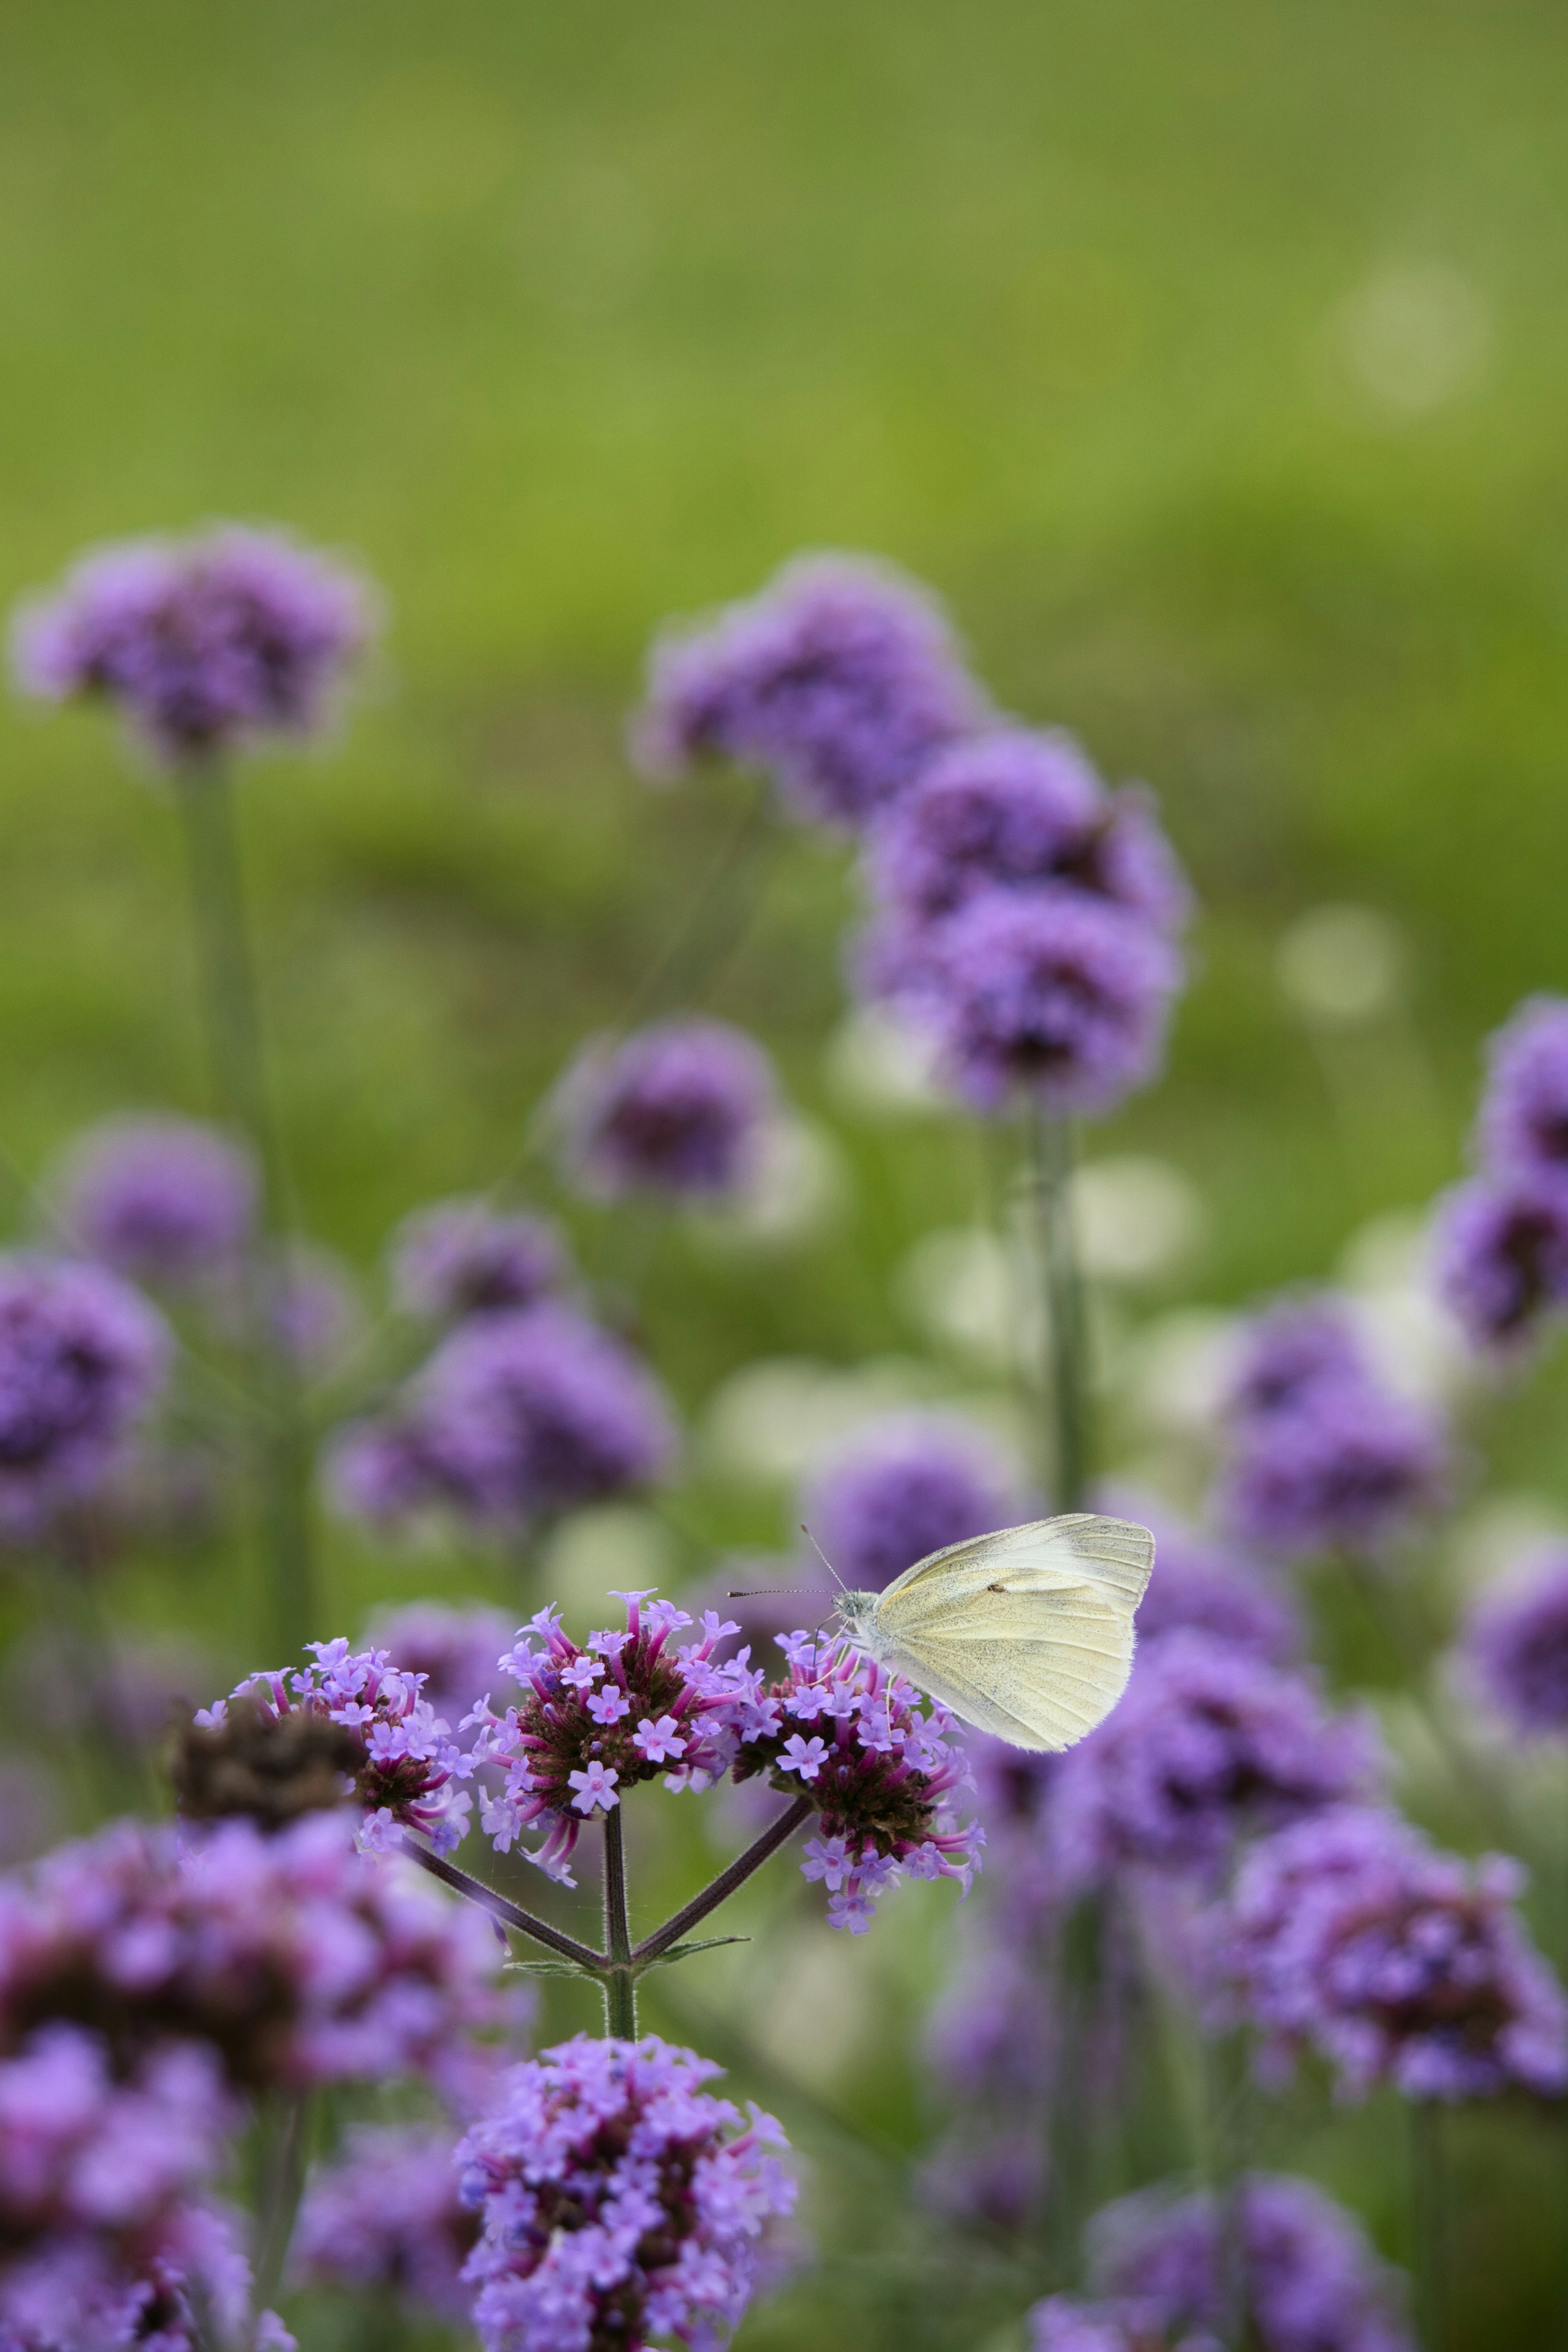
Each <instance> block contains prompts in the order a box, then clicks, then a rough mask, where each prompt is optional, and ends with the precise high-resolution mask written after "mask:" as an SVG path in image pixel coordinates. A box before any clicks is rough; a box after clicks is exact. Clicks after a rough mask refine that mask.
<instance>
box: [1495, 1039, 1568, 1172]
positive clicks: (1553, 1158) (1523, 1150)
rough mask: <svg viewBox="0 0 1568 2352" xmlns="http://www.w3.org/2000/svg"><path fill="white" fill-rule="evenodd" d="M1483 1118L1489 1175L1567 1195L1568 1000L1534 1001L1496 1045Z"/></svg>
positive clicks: (1497, 1040) (1496, 1040)
mask: <svg viewBox="0 0 1568 2352" xmlns="http://www.w3.org/2000/svg"><path fill="white" fill-rule="evenodd" d="M1487 1061H1488V1070H1487V1083H1486V1088H1485V1091H1484V1093H1483V1095H1482V1097H1481V1107H1480V1112H1479V1118H1478V1119H1477V1123H1476V1125H1477V1141H1478V1144H1479V1158H1480V1161H1481V1164H1482V1166H1483V1168H1485V1169H1486V1170H1487V1171H1489V1173H1490V1174H1492V1175H1494V1176H1497V1177H1500V1178H1502V1179H1503V1180H1504V1181H1509V1180H1514V1181H1521V1182H1523V1183H1525V1184H1527V1185H1535V1184H1547V1185H1552V1184H1555V1185H1557V1186H1559V1187H1562V1188H1565V1189H1568V999H1564V998H1563V997H1561V996H1530V997H1526V999H1525V1001H1524V1003H1522V1004H1521V1005H1520V1006H1519V1008H1518V1010H1517V1011H1516V1012H1515V1013H1514V1014H1513V1015H1512V1018H1511V1019H1510V1020H1509V1021H1507V1022H1505V1023H1504V1024H1503V1026H1502V1027H1501V1028H1500V1029H1499V1030H1498V1031H1497V1032H1496V1033H1495V1034H1494V1035H1493V1036H1492V1037H1491V1038H1490V1039H1489V1042H1488V1046H1487Z"/></svg>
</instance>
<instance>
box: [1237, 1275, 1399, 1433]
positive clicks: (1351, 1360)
mask: <svg viewBox="0 0 1568 2352" xmlns="http://www.w3.org/2000/svg"><path fill="white" fill-rule="evenodd" d="M1372 1379H1373V1371H1372V1368H1371V1365H1370V1363H1369V1361H1368V1359H1367V1353H1366V1349H1365V1348H1364V1346H1363V1342H1362V1338H1361V1334H1360V1333H1359V1331H1358V1330H1357V1329H1356V1327H1355V1324H1354V1322H1353V1320H1352V1317H1351V1315H1350V1312H1349V1310H1348V1309H1347V1308H1346V1307H1344V1305H1343V1304H1342V1302H1341V1301H1340V1300H1339V1299H1337V1298H1330V1297H1321V1296H1315V1295H1313V1294H1311V1293H1310V1292H1309V1293H1307V1294H1306V1295H1304V1296H1302V1297H1290V1298H1286V1299H1282V1300H1280V1301H1279V1304H1278V1305H1277V1306H1274V1307H1265V1309H1264V1310H1263V1312H1262V1313H1261V1314H1260V1315H1255V1316H1254V1317H1253V1318H1252V1320H1251V1322H1250V1323H1249V1325H1248V1326H1247V1332H1246V1337H1245V1339H1244V1342H1243V1345H1242V1349H1241V1356H1240V1360H1239V1361H1238V1363H1237V1368H1236V1371H1235V1374H1234V1376H1233V1378H1232V1381H1231V1387H1230V1394H1229V1396H1228V1398H1227V1400H1226V1412H1227V1413H1228V1415H1229V1417H1230V1418H1231V1419H1232V1420H1234V1421H1237V1422H1252V1421H1258V1420H1261V1419H1263V1418H1265V1417H1266V1416H1268V1415H1269V1414H1272V1413H1277V1412H1294V1411H1296V1410H1298V1409H1299V1408H1300V1407H1302V1406H1304V1405H1309V1404H1310V1402H1311V1401H1312V1399H1313V1398H1314V1397H1315V1396H1317V1395H1319V1394H1320V1393H1321V1391H1324V1390H1325V1389H1328V1390H1333V1389H1339V1388H1342V1387H1345V1386H1347V1385H1352V1386H1359V1385H1363V1384H1365V1383H1366V1382H1369V1381H1371V1380H1372Z"/></svg>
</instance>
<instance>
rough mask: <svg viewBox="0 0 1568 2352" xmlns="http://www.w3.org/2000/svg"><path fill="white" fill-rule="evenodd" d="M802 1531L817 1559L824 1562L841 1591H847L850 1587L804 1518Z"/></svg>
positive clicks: (801, 1525)
mask: <svg viewBox="0 0 1568 2352" xmlns="http://www.w3.org/2000/svg"><path fill="white" fill-rule="evenodd" d="M800 1531H801V1534H802V1535H803V1536H804V1537H805V1539H806V1542H807V1543H808V1544H809V1545H810V1546H811V1549H812V1550H813V1551H814V1552H815V1553H816V1557H817V1559H819V1560H820V1561H821V1562H822V1565H823V1567H824V1568H825V1569H826V1570H827V1573H828V1575H829V1576H830V1577H831V1578H832V1579H833V1581H834V1583H835V1584H836V1585H837V1587H838V1590H839V1591H840V1592H847V1591H848V1590H849V1587H848V1586H847V1584H846V1583H845V1581H844V1579H843V1578H842V1577H841V1576H840V1575H839V1573H838V1570H837V1569H836V1568H835V1567H834V1565H833V1562H832V1561H831V1560H830V1559H828V1557H827V1554H826V1552H825V1551H824V1550H823V1549H822V1546H821V1545H820V1544H819V1543H818V1542H817V1540H816V1537H815V1536H814V1535H813V1534H812V1532H811V1529H810V1528H808V1527H807V1526H806V1524H805V1520H804V1519H802V1521H801V1523H800Z"/></svg>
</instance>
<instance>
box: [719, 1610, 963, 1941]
mask: <svg viewBox="0 0 1568 2352" xmlns="http://www.w3.org/2000/svg"><path fill="white" fill-rule="evenodd" d="M779 1647H780V1648H781V1649H782V1650H783V1651H784V1658H785V1661H786V1663H787V1664H788V1668H789V1672H788V1675H786V1676H785V1677H784V1678H783V1679H781V1680H779V1681H777V1682H773V1683H769V1682H768V1681H767V1679H766V1676H765V1675H764V1674H763V1671H762V1669H761V1668H756V1669H752V1668H751V1667H750V1666H749V1664H748V1662H747V1659H746V1656H745V1655H744V1654H742V1656H741V1657H740V1658H738V1659H736V1660H735V1662H734V1664H733V1666H732V1667H731V1668H730V1669H728V1670H722V1669H721V1672H723V1671H727V1672H728V1673H729V1675H730V1676H731V1695H730V1699H729V1705H730V1707H731V1717H732V1721H733V1725H734V1729H735V1733H736V1735H737V1736H738V1739H739V1750H738V1753H737V1754H736V1756H735V1759H734V1762H733V1764H732V1766H731V1769H732V1771H733V1773H734V1777H735V1779H736V1780H739V1781H742V1782H743V1781H746V1780H751V1779H752V1778H753V1777H754V1776H756V1775H758V1774H763V1773H765V1774H766V1775H767V1779H768V1785H769V1786H770V1787H771V1788H773V1789H775V1790H777V1791H778V1792H779V1794H780V1795H781V1796H787V1797H791V1798H795V1797H800V1796H808V1797H810V1798H811V1800H812V1801H813V1803H814V1804H815V1805H816V1810H817V1834H816V1836H814V1837H811V1838H808V1839H807V1841H806V1844H805V1860H804V1861H803V1862H802V1864H801V1870H802V1872H803V1874H805V1877H807V1878H808V1879H811V1880H813V1881H815V1880H817V1879H820V1880H821V1881H822V1883H823V1885H824V1886H825V1887H826V1890H827V1898H828V1900H827V1924H828V1926H829V1927H847V1928H848V1930H849V1932H850V1934H851V1935H856V1936H858V1935H863V1934H864V1933H865V1931H866V1929H867V1928H868V1927H869V1926H870V1924H871V1918H872V1915H873V1913H874V1911H875V1909H876V1906H877V1902H878V1899H879V1896H880V1895H884V1894H886V1893H887V1891H888V1890H889V1887H891V1886H892V1885H895V1884H896V1882H897V1881H898V1879H899V1878H900V1876H902V1875H903V1874H904V1873H906V1872H908V1873H909V1874H910V1876H911V1877H915V1878H956V1879H958V1880H959V1881H960V1883H961V1884H962V1885H963V1887H964V1888H965V1889H966V1890H967V1888H968V1886H969V1884H970V1882H971V1880H972V1878H973V1874H974V1873H975V1872H976V1871H977V1870H978V1869H979V1867H980V1853H981V1848H982V1847H983V1845H984V1843H985V1833H984V1830H983V1829H982V1828H981V1826H980V1824H979V1822H975V1821H967V1822H960V1821H959V1820H958V1818H957V1814H956V1811H955V1803H956V1798H957V1793H958V1791H959V1790H961V1789H963V1788H964V1787H966V1786H967V1785H968V1771H967V1768H966V1765H965V1762H964V1758H963V1750H962V1748H956V1747H955V1746H954V1745H953V1744H952V1740H951V1738H950V1736H949V1735H950V1734H951V1733H952V1730H953V1723H952V1717H951V1716H949V1715H948V1713H947V1711H946V1709H945V1708H943V1707H941V1706H934V1705H933V1706H931V1713H930V1714H929V1716H928V1715H926V1714H924V1713H922V1712H921V1699H920V1693H919V1692H918V1691H916V1690H914V1689H912V1688H911V1686H910V1685H909V1684H908V1683H906V1682H904V1681H903V1680H901V1678H900V1676H898V1675H889V1673H887V1671H886V1670H885V1669H884V1668H883V1667H881V1666H879V1664H877V1663H876V1661H875V1660H874V1659H871V1658H868V1657H866V1656H865V1655H864V1654H863V1653H862V1652H860V1651H858V1650H857V1649H855V1648H854V1647H853V1646H852V1644H850V1643H847V1642H841V1641H829V1640H823V1639H820V1638H818V1637H816V1636H814V1635H813V1634H810V1633H790V1634H785V1635H784V1636H783V1637H782V1638H781V1640H780V1643H779Z"/></svg>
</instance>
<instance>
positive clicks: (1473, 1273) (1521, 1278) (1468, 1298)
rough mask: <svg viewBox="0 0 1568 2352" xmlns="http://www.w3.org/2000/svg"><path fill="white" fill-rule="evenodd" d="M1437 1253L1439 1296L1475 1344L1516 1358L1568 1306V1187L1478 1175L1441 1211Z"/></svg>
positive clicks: (1446, 1201) (1449, 1195) (1443, 1204)
mask: <svg viewBox="0 0 1568 2352" xmlns="http://www.w3.org/2000/svg"><path fill="white" fill-rule="evenodd" d="M1434 1249H1435V1255H1436V1282H1437V1290H1438V1294H1439V1296H1440V1297H1442V1298H1443V1299H1444V1300H1445V1301H1446V1303H1447V1306H1448V1307H1449V1309H1450V1310H1451V1312H1452V1313H1453V1315H1454V1316H1455V1318H1456V1319H1457V1320H1458V1322H1459V1324H1460V1325H1461V1326H1462V1327H1463V1328H1464V1330H1465V1332H1466V1333H1467V1335H1468V1338H1469V1340H1470V1343H1471V1345H1472V1346H1473V1347H1476V1348H1479V1349H1486V1350H1488V1351H1489V1352H1490V1353H1492V1354H1494V1355H1497V1356H1507V1355H1509V1354H1510V1353H1512V1352H1515V1351H1517V1350H1518V1349H1520V1348H1521V1347H1523V1346H1526V1345H1528V1343H1529V1341H1530V1340H1531V1339H1533V1338H1534V1337H1535V1335H1536V1331H1537V1328H1538V1326H1539V1324H1540V1322H1541V1320H1542V1317H1543V1316H1544V1315H1545V1314H1546V1313H1547V1311H1548V1310H1549V1309H1551V1308H1552V1307H1557V1308H1561V1307H1564V1306H1568V1188H1564V1187H1563V1186H1562V1185H1560V1184H1558V1183H1552V1184H1542V1183H1539V1182H1530V1183H1519V1182H1514V1183H1499V1182H1498V1181H1495V1180H1494V1179H1492V1178H1491V1177H1489V1176H1477V1177H1473V1178H1472V1179H1471V1180H1470V1181H1469V1182H1468V1183H1467V1184H1458V1185H1456V1186H1455V1187H1454V1189H1453V1191H1452V1192H1449V1193H1447V1195H1446V1196H1445V1198H1444V1200H1443V1201H1442V1202H1441V1204H1440V1205H1439V1208H1438V1212H1437V1219H1436V1234H1435V1235H1434Z"/></svg>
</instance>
